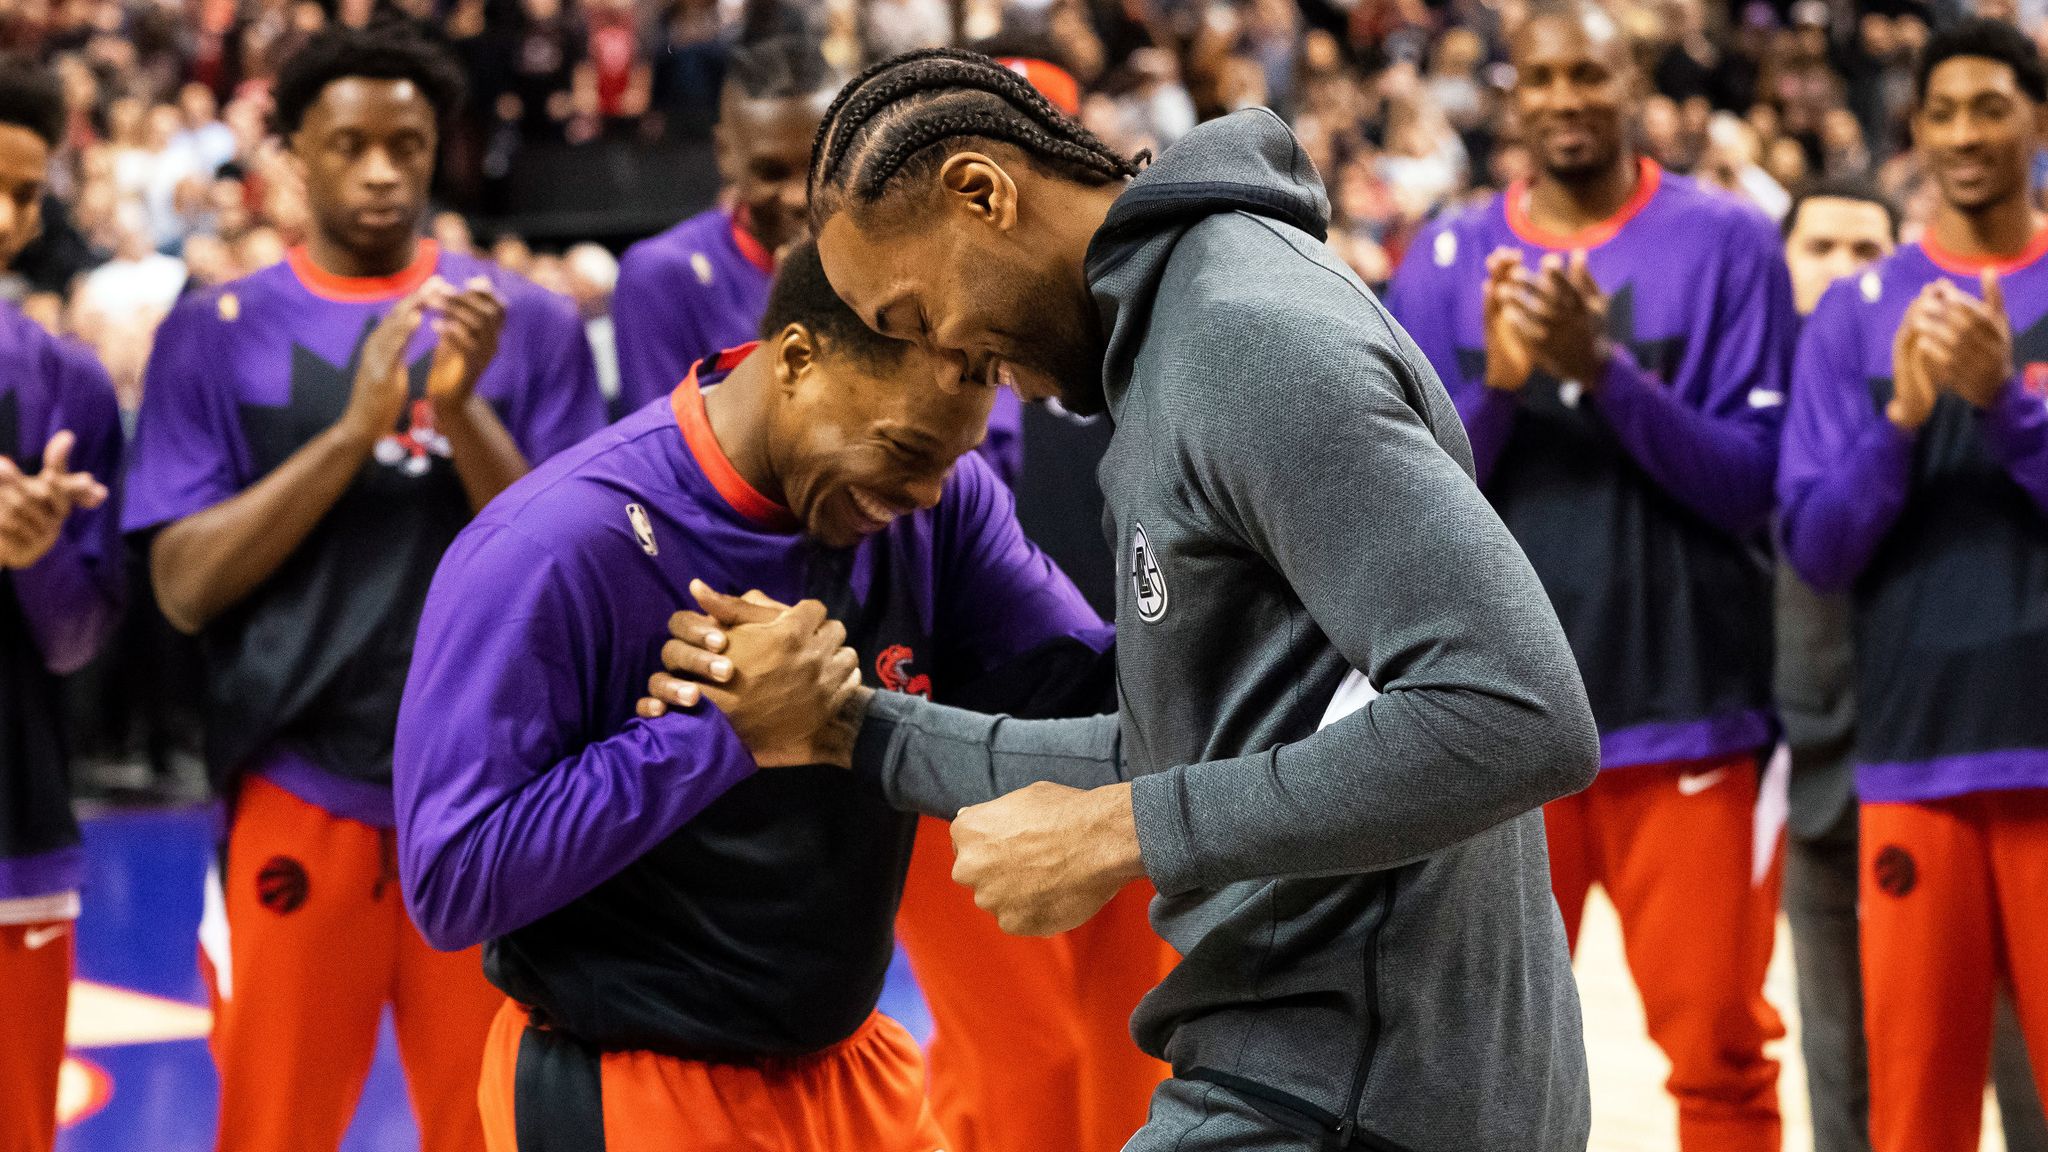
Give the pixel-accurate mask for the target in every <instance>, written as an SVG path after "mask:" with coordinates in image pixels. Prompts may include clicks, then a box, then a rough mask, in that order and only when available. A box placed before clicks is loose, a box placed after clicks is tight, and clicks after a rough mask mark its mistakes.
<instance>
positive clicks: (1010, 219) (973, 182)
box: [939, 152, 1017, 232]
mask: <svg viewBox="0 0 2048 1152" xmlns="http://www.w3.org/2000/svg"><path fill="white" fill-rule="evenodd" d="M939 190H940V191H941V193H943V194H944V197H945V203H946V204H947V205H948V206H949V207H952V208H955V209H957V210H959V211H961V212H965V213H966V214H967V215H968V216H970V217H972V218H973V219H975V220H977V221H979V222H981V223H985V224H990V225H993V226H994V227H996V228H997V229H998V230H1000V231H1004V232H1007V231H1009V230H1010V229H1011V228H1013V227H1015V226H1016V224H1017V182H1016V181H1015V180H1012V179H1010V174H1009V173H1008V172H1006V171H1004V170H1003V166H1002V165H1001V164H998V163H996V162H995V161H994V160H992V159H990V158H989V157H988V156H987V155H986V154H984V153H981V152H955V153H953V154H952V155H951V156H948V157H946V162H945V163H944V164H941V165H940V166H939Z"/></svg>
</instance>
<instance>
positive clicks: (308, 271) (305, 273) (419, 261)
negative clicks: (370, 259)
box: [284, 238, 441, 304]
mask: <svg viewBox="0 0 2048 1152" xmlns="http://www.w3.org/2000/svg"><path fill="white" fill-rule="evenodd" d="M284 258H285V262H286V263H288V264H290V265H291V268H292V275H294V276H297V277H298V278H299V283H301V284H304V285H305V286H306V291H308V292H311V293H312V294H313V295H315V296H318V297H320V298H321V299H322V300H332V301H334V302H336V303H338V304H379V303H382V302H384V301H386V300H396V299H398V298H399V297H400V296H404V295H407V294H408V293H410V292H412V291H413V290H414V289H415V288H418V287H419V286H420V285H422V284H425V283H426V282H427V280H428V278H429V277H431V276H433V274H434V269H435V268H436V267H438V266H439V265H440V263H441V246H440V245H439V244H437V243H435V242H434V241H433V240H432V239H431V238H428V239H422V240H421V241H420V242H419V250H418V251H417V252H416V253H415V254H414V255H413V258H412V263H411V264H408V265H406V266H405V267H404V268H402V269H400V270H399V271H397V272H394V273H392V274H391V275H389V276H336V275H335V274H334V273H332V272H329V271H327V270H326V269H324V268H322V267H320V266H319V265H318V264H315V263H313V257H312V254H311V253H309V252H307V251H306V246H305V245H304V244H301V245H299V246H297V247H295V248H293V249H291V250H290V251H288V252H286V253H285V254H284Z"/></svg>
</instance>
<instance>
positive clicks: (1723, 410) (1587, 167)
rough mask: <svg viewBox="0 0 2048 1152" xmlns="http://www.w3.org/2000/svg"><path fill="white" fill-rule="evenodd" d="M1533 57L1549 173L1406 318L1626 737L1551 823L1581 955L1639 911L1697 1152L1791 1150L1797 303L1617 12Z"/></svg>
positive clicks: (1638, 927) (1474, 226) (1634, 955)
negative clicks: (1784, 910) (1772, 552)
mask: <svg viewBox="0 0 2048 1152" xmlns="http://www.w3.org/2000/svg"><path fill="white" fill-rule="evenodd" d="M1513 51H1514V63H1515V68H1516V89H1515V100H1516V103H1517V106H1518V110H1519V112H1520V113H1521V116H1522V122H1523V123H1524V124H1525V125H1527V126H1528V129H1529V132H1530V139H1531V144H1532V147H1533V148H1534V150H1535V154H1536V157H1537V161H1538V166H1539V171H1538V174H1537V175H1536V177H1535V178H1534V179H1533V180H1532V181H1529V182H1525V183H1519V184H1516V185H1515V186H1513V187H1511V188H1510V189H1508V190H1507V192H1505V193H1504V194H1503V195H1501V196H1499V197H1496V198H1495V199H1494V200H1493V201H1492V202H1491V203H1489V204H1487V205H1486V206H1485V207H1484V208H1481V209H1478V210H1475V211H1472V212H1468V213H1465V214H1462V215H1459V216H1456V217H1453V218H1451V219H1449V220H1446V221H1443V222H1441V223H1439V224H1437V225H1436V226H1434V227H1432V228H1430V229H1429V230H1428V231H1427V232H1425V233H1424V234H1423V235H1422V236H1421V237H1419V238H1418V239H1417V241H1416V242H1415V244H1414V246H1413V247H1412V248H1411V249H1410V254H1409V256H1408V258H1407V260H1406V261H1405V263H1404V264H1403V266H1402V268H1401V270H1400V272H1399V273H1398V275H1397V276H1396V277H1395V280H1394V284H1393V287H1392V289H1391V290H1390V292H1389V294H1388V298H1387V303H1388V306H1389V308H1390V309H1391V310H1392V311H1393V312H1394V314H1395V316H1396V317H1397V318H1398V319H1399V320H1400V321H1401V324H1402V326H1403V327H1405V328H1406V329H1407V330H1408V332H1409V333H1410V334H1411V335H1412V336H1413V337H1414V339H1415V342H1416V343H1417V344H1418V345H1420V346H1421V348H1422V350H1423V352H1424V353H1425V354H1426V355H1427V356H1428V357H1429V359H1430V362H1431V364H1432V365H1433V366H1434V367H1435V368H1436V370H1437V372H1438V374H1439V375H1440V376H1441V377H1442V378H1443V381H1444V384H1445V387H1446V388H1447V389H1448V390H1449V391H1450V393H1451V396H1452V399H1453V400H1455V401H1456V403H1457V407H1458V412H1459V415H1460V416H1461V417H1462V418H1463V420H1464V423H1465V427H1466V431H1467V433H1468V435H1469V436H1470V437H1471V441H1472V455H1473V458H1474V461H1475V463H1476V464H1477V468H1478V475H1479V479H1480V482H1481V485H1482V486H1483V488H1484V490H1485V492H1486V494H1487V496H1488V497H1489V498H1490V499H1491V500H1492V502H1493V505H1494V507H1495V508H1496V509H1498V511H1499V512H1500V515H1501V518H1502V520H1504V521H1505V522H1506V523H1507V526H1508V528H1509V529H1510V530H1512V531H1513V532H1514V534H1515V539H1516V540H1517V541H1518V542H1519V543H1520V544H1521V546H1522V547H1523V549H1524V550H1526V551H1527V552H1528V555H1529V560H1530V562H1531V563H1532V564H1534V565H1535V568H1536V572H1537V575H1538V576H1539V577H1541V578H1542V580H1543V584H1544V588H1545V590H1546V591H1547V592H1548V593H1549V594H1550V598H1551V602H1552V603H1553V604H1554V605H1555V606H1556V609H1557V614H1558V618H1559V619H1560V620H1561V621H1562V622H1563V624H1564V627H1565V633H1566V635H1567V637H1568V638H1569V639H1570V641H1571V644H1572V650H1573V653H1574V655H1576V657H1577V658H1578V663H1579V670H1580V672H1581V673H1582V674H1583V675H1584V677H1585V682H1586V692H1587V695H1588V696H1589V697H1590V699H1591V701H1592V705H1593V714H1594V717H1595V719H1596V720H1597V721H1598V723H1599V726H1600V745H1601V767H1602V769H1603V771H1602V773H1601V775H1600V777H1599V779H1598V780H1597V781H1596V782H1595V783H1594V785H1593V786H1592V787H1591V788H1589V789H1587V790H1586V791H1584V792H1582V793H1579V794H1577V795H1575V796H1570V797H1566V798H1565V799H1563V800H1559V801H1555V802H1553V803H1552V804H1550V805H1548V806H1547V807H1546V809H1545V826H1546V832H1547V834H1548V837H1549V842H1550V865H1551V873H1552V876H1551V883H1552V888H1553V890H1554V891H1555V893H1556V895H1557V900H1558V905H1559V907H1560V908H1561V909H1562V910H1563V913H1564V919H1565V925H1566V929H1567V931H1568V933H1569V934H1570V935H1571V936H1572V939H1573V940H1574V942H1576V935H1577V929H1578V924H1579V917H1580V912H1581V910H1582V908H1583V907H1584V902H1585V898H1586V894H1587V892H1588V890H1589V888H1590V887H1591V885H1592V884H1594V883H1599V884H1601V885H1602V886H1603V887H1605V888H1606V889H1607V890H1608V892H1609V893H1610V894H1611V895H1612V896H1613V898H1614V902H1615V904H1616V905H1617V906H1618V908H1619V910H1620V912H1621V921H1622V931H1623V935H1624V937H1625V939H1626V940H1627V942H1628V951H1629V958H1630V964H1631V967H1632V969H1633V971H1634V975H1635V977H1636V982H1637V985H1638V987H1639V988H1640V989H1641V991H1642V995H1643V999H1644V1002H1645V1004H1646V1006H1647V1010H1648V1017H1649V1027H1650V1032H1651V1036H1652V1038H1653V1039H1655V1040H1656V1041H1657V1043H1658V1044H1659V1046H1660V1047H1662V1048H1663V1049H1664V1051H1665V1053H1666V1054H1667V1055H1668V1056H1669V1057H1670V1058H1671V1062H1672V1066H1673V1070H1672V1075H1671V1079H1670V1081H1669V1086H1670V1089H1671V1091H1672V1092H1673V1094H1674V1095H1676V1096H1677V1097H1678V1106H1679V1136H1680V1141H1679V1142H1680V1146H1681V1147H1682V1148H1684V1149H1685V1150H1686V1152H1704V1150H1709V1149H1711V1150H1713V1152H1748V1150H1762V1149H1770V1150H1772V1152H1775V1150H1776V1149H1777V1148H1778V1145H1779V1127H1780V1126H1779V1118H1778V1101H1777V1078H1778V1077H1777V1073H1778V1066H1777V1064H1776V1062H1775V1061H1772V1060H1769V1059H1767V1058H1766V1057H1765V1055H1764V1045H1765V1043H1766V1042H1767V1041H1769V1040H1771V1039H1773V1038H1774V1037H1776V1036H1778V1035H1780V1034H1781V1027H1780V1024H1779V1021H1778V1018H1777V1015H1776V1013H1775V1012H1774V1011H1773V1010H1772V1009H1771V1007H1770V1006H1769V1004H1767V1003H1766V1002H1765V1000H1764V998H1763V977H1764V968H1765V966H1766V964H1767V962H1768V960H1769V956H1770V943H1771V932H1772V925H1773V919H1774V916H1775V912H1776V905H1777V885H1776V881H1775V870H1774V869H1772V870H1769V871H1763V872H1760V871H1759V870H1758V868H1757V866H1756V864H1757V861H1758V858H1759V857H1762V858H1763V859H1766V860H1768V859H1769V857H1768V855H1767V854H1768V853H1770V852H1772V851H1774V849H1775V844H1774V843H1772V844H1766V845H1757V844H1755V843H1754V840H1755V835H1754V833H1753V830H1752V829H1753V823H1754V821H1753V811H1754V808H1755V803H1756V799H1757V795H1758V787H1759V780H1760V762H1759V761H1760V753H1761V752H1762V751H1763V750H1764V749H1765V748H1766V747H1767V746H1768V745H1769V744H1770V743H1771V738H1772V726H1771V720H1770V699H1771V697H1770V692H1771V643H1770V636H1771V633H1770V630H1771V570H1770V564H1769V558H1768V552H1767V549H1766V547H1765V535H1764V529H1765V526H1766V520H1767V518H1768V516H1769V514H1770V511H1771V504H1772V489H1771V481H1772V476H1773V469H1774V465H1775V461H1776V455H1777V430H1778V422H1779V415H1780V412H1781V411H1782V405H1783V402H1784V394H1785V383H1784V381H1785V373H1786V369H1787V365H1788V362H1789V358H1790V352H1791V342H1792V340H1793V338H1794V325H1795V322H1796V319H1795V316H1794V314H1793V309H1792V300H1791V291H1790V283H1789V279H1788V277H1787V274H1786V271H1785V266H1784V261H1783V259H1782V257H1781V255H1780V252H1779V240H1778V233H1777V229H1776V227H1775V226H1774V225H1773V224H1772V223H1771V222H1770V221H1769V220H1768V219H1766V218H1765V217H1764V216H1763V215H1762V214H1761V213H1760V212H1757V211H1756V210H1755V209H1753V208H1751V207H1749V206H1747V205H1745V204H1742V203H1740V202H1738V201H1736V200H1734V199H1732V198H1728V197H1724V196H1722V195H1720V194H1718V193H1715V192H1712V191H1709V190H1707V189H1705V188H1702V187H1701V186H1699V185H1697V184H1695V183H1694V182H1693V181H1691V180H1689V179H1687V178H1685V177H1683V176H1678V175H1675V174H1673V173H1669V172H1665V171H1663V170H1661V169H1660V168H1659V167H1658V166H1657V164H1656V163H1655V162H1653V161H1651V160H1649V159H1648V158H1646V157H1640V156H1638V155H1637V154H1636V153H1635V152H1634V151H1633V149H1631V148H1630V147H1629V146H1628V143H1627V141H1628V138H1629V135H1630V129H1631V123H1630V113H1629V109H1630V108H1631V107H1632V106H1633V103H1632V102H1633V96H1634V94H1635V93H1636V92H1637V91H1638V90H1639V87H1640V79H1639V77H1638V74H1637V72H1636V71H1635V69H1634V68H1633V66H1632V63H1631V60H1630V57H1629V55H1628V44H1627V42H1626V39H1625V37H1624V36H1622V34H1621V33H1620V31H1619V29H1618V28H1616V27H1615V25H1614V23H1613V22H1612V20H1611V19H1610V18H1609V17H1608V16H1607V15H1606V14H1605V13H1604V12H1603V11H1601V10H1599V9H1597V8H1595V7H1593V6H1591V5H1581V4H1573V3H1564V4H1551V5H1548V6H1544V7H1539V8H1538V9H1537V10H1535V11H1534V12H1533V13H1532V15H1531V17H1530V18H1529V20H1528V22H1527V23H1526V24H1525V25H1524V26H1523V28H1522V30H1521V31H1520V33H1519V34H1518V35H1517V37H1516V38H1515V42H1514V45H1513ZM1702 941H1708V942H1709V943H1705V944H1703V943H1702Z"/></svg>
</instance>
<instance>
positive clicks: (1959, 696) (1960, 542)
mask: <svg viewBox="0 0 2048 1152" xmlns="http://www.w3.org/2000/svg"><path fill="white" fill-rule="evenodd" d="M1917 79H1918V84H1917V93H1916V95H1917V106H1916V108H1915V110H1914V113H1913V119H1912V126H1913V133H1914V142H1915V145H1916V147H1917V148H1918V150H1919V152H1920V155H1921V158H1922V160H1923V161H1924V162H1925V164H1926V166H1927V169H1928V171H1929V172H1930V174H1931V175H1932V176H1933V180H1934V184H1935V188H1936V190H1937V192H1938V193H1939V197H1940V199H1939V201H1938V202H1937V206H1936V209H1935V213H1934V218H1933V220H1932V221H1931V222H1930V223H1929V225H1928V229H1927V232H1926V235H1925V236H1924V237H1923V238H1922V239H1921V241H1920V242H1919V243H1917V244H1909V245H1906V246H1904V247H1901V248H1900V249H1899V250H1898V252H1897V253H1895V254H1894V255H1892V256H1891V257H1890V258H1888V259H1887V260H1885V261H1884V262H1883V263H1881V264H1879V265H1878V266H1877V267H1875V268H1873V269H1871V270H1869V271H1867V272H1864V273H1862V274H1861V275H1859V276H1856V277H1853V278H1850V279H1847V280H1843V281H1840V282H1838V283H1837V284H1836V285H1835V286H1834V287H1833V288H1831V289H1829V290H1828V292H1827V294H1826V295H1825V296H1823V297H1822V298H1821V301H1820V305H1819V307H1818V308H1817V309H1816V310H1815V311H1814V313H1813V316H1812V318H1811V319H1810V320H1809V321H1808V322H1807V325H1806V328H1805V331H1804V333H1803V334H1802V336H1801V339H1800V344H1799V355H1798V360H1797V363H1796V367H1795V369H1794V376H1793V381H1794V383H1793V392H1792V396H1793V399H1792V407H1791V412H1790V415H1789V417H1788V419H1787V423H1786V429H1785V459H1784V464H1783V468H1782V471H1781V473H1780V475H1779V479H1778V488H1779V494H1780V498H1781V502H1782V505H1783V511H1782V514H1781V523H1782V532H1783V535H1784V548H1785V554H1786V557H1787V558H1788V559H1789V560H1790V561H1791V563H1792V564H1793V565H1794V567H1796V568H1797V569H1798V571H1799V573H1800V574H1801V575H1802V576H1804V577H1805V578H1806V579H1807V580H1808V581H1809V582H1811V583H1812V584H1813V585H1814V586H1815V587H1816V588H1819V589H1821V590H1823V591H1827V590H1834V589H1847V590H1848V592H1849V594H1850V599H1851V603H1852V606H1853V616H1854V625H1853V627H1854V650H1855V683H1856V697H1857V725H1856V733H1855V748H1854V751H1853V754H1852V755H1853V758H1854V761H1855V763H1856V790H1857V795H1858V798H1859V800H1860V801H1861V804H1862V837H1861V845H1860V849H1859V851H1860V853H1861V856H1862V871H1861V896H1862V900H1861V903H1862V928H1863V936H1862V947H1863V974H1864V995H1865V1013H1864V1019H1865V1028H1866V1031H1867V1033H1868V1036H1869V1044H1870V1093H1871V1122H1870V1128H1871V1140H1872V1144H1873V1146H1874V1147H1876V1148H1877V1149H1879V1150H1880V1152H1904V1150H1906V1149H1913V1150H1915V1152H1960V1150H1962V1149H1968V1148H1975V1147H1976V1146H1977V1140H1978V1135H1979V1132H1978V1128H1979V1125H1980V1122H1981V1116H1982V1095H1983V1084H1984V1073H1985V1061H1986V1055H1987V1052H1988V1050H1989V1048H1990V1034H1991V1016H1992V999H1993V994H1994V990H1995V987H1996V983H1997V981H1998V980H1999V979H2001V978H2004V979H2008V980H2010V981H2011V985H2012V988H2013V993H2014V995H2013V1000H2014V1004H2015V1007H2016V1008H2017V1010H2018V1014H2019V1018H2020V1025H2021V1029H2022V1031H2023V1032H2024V1033H2025V1036H2026V1039H2027V1045H2028V1047H2029V1048H2030V1049H2031V1050H2032V1051H2033V1053H2034V1057H2035V1082H2036V1084H2037V1086H2039V1087H2040V1088H2041V1089H2042V1091H2043V1092H2044V1094H2048V1077H2044V1072H2048V1060H2043V1059H2042V1056H2043V1054H2044V1053H2048V916H2044V915H2043V914H2042V909H2043V894H2044V893H2048V711H2044V709H2043V708H2042V707H2041V685H2042V684H2043V683H2044V682H2048V407H2044V403H2048V230H2044V227H2043V224H2044V222H2043V219H2042V217H2041V214H2040V212H2039V211H2038V210H2037V208H2036V207H2035V206H2036V205H2037V204H2038V203H2039V199H2038V192H2037V189H2036V188H2035V186H2034V185H2033V182H2032V180H2031V177H2030V168H2029V164H2030V160H2031V158H2032V155H2033V151H2034V147H2035V141H2036V132H2037V125H2038V124H2039V122H2040V119H2039V118H2040V116H2041V114H2042V111H2043V107H2044V104H2048V72H2044V69H2043V65H2042V61H2041V59H2040V57H2039V55H2038V53H2037V52H2036V50H2035V48H2034V46H2033V45H2032V43H2031V42H2029V41H2028V40H2027V39H2026V37H2024V36H2022V35H2021V34H2020V33H2019V32H2017V31H2015V30H2014V29H2013V28H2012V27H2011V26H2009V25H2006V24H2001V23H1997V22H1994V21H1989V20H1979V21H1970V22H1967V23H1965V24H1963V25H1960V26H1958V27H1957V28H1954V29H1951V30H1949V31H1947V32H1944V33H1943V34H1941V35H1939V36H1937V37H1935V39H1934V40H1933V41H1931V42H1930V43H1929V44H1928V46H1927V49H1926V52H1925V54H1924V55H1923V57H1922V62H1921V65H1920V72H1919V75H1918V78H1917Z"/></svg>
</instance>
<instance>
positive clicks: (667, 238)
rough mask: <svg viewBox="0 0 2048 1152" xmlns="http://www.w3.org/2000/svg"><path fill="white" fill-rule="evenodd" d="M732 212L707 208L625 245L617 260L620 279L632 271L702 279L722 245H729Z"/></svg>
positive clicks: (632, 272) (712, 264)
mask: <svg viewBox="0 0 2048 1152" xmlns="http://www.w3.org/2000/svg"><path fill="white" fill-rule="evenodd" d="M731 231H732V214H731V213H729V212H727V211H726V210H725V209H723V208H708V209H706V210H704V211H702V212H699V213H697V214H696V215H695V216H692V217H690V218H689V219H687V220H684V221H683V222H682V223H680V224H677V225H675V226H674V227H672V228H670V229H668V230H667V231H665V232H657V233H656V234H654V235H652V236H649V237H648V238H647V239H645V240H642V241H640V242H639V243H637V244H634V245H633V246H632V247H630V248H627V249H626V254H625V255H624V256H622V257H621V258H620V260H619V275H620V277H621V278H622V279H623V278H624V277H626V276H627V275H628V274H629V273H630V274H634V275H653V276H671V275H682V274H685V273H687V274H688V278H691V279H697V280H704V279H705V278H706V276H707V275H708V273H707V272H706V271H705V269H715V267H716V265H717V263H718V260H719V256H720V251H721V249H722V247H727V246H730V240H729V237H730V235H731Z"/></svg>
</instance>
